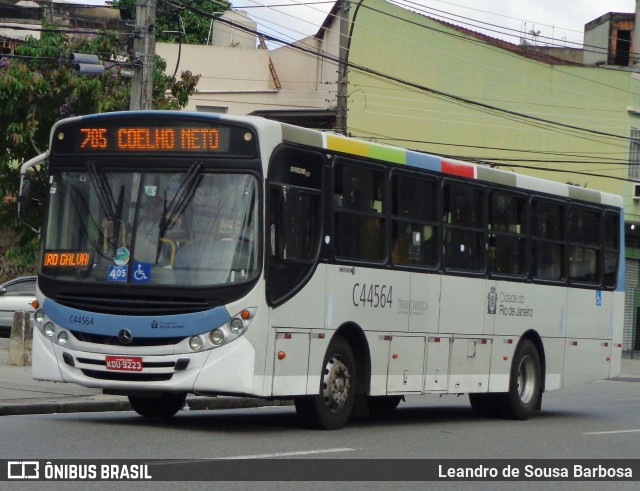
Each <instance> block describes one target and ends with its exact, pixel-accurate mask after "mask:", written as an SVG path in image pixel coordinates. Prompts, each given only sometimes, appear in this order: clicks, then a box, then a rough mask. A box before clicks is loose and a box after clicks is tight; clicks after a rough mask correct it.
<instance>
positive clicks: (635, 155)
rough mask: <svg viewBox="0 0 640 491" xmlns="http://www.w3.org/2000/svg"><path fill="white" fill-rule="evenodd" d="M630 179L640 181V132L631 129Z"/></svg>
mask: <svg viewBox="0 0 640 491" xmlns="http://www.w3.org/2000/svg"><path fill="white" fill-rule="evenodd" d="M629 178H630V179H638V180H640V130H639V129H637V128H631V143H630V144H629Z"/></svg>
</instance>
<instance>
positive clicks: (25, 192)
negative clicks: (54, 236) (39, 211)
mask: <svg viewBox="0 0 640 491" xmlns="http://www.w3.org/2000/svg"><path fill="white" fill-rule="evenodd" d="M47 157H48V154H47V153H41V154H40V155H38V156H37V157H34V158H32V159H31V160H28V161H27V162H25V163H24V164H22V165H21V166H20V194H19V195H18V218H19V219H20V221H21V222H22V223H24V224H25V225H26V226H27V227H29V228H30V229H31V230H33V231H34V232H35V233H37V234H39V233H40V230H38V229H36V228H34V227H32V226H31V225H29V224H28V223H27V221H26V217H27V210H28V209H29V204H30V202H31V181H30V180H29V179H28V178H27V172H28V171H29V169H31V168H32V167H35V166H37V165H40V164H42V163H43V162H45V161H46V160H47Z"/></svg>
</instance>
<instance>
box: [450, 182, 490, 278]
mask: <svg viewBox="0 0 640 491" xmlns="http://www.w3.org/2000/svg"><path fill="white" fill-rule="evenodd" d="M483 196H484V193H483V190H482V188H479V187H475V186H469V185H464V184H454V183H446V184H445V185H444V186H443V214H444V215H443V222H444V237H443V253H444V265H445V269H450V270H460V271H474V272H480V271H484V269H485V228H484V227H485V226H484V206H483V201H484V200H483Z"/></svg>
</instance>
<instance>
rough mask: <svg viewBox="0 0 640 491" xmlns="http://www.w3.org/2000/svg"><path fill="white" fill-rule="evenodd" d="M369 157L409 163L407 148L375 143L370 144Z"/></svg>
mask: <svg viewBox="0 0 640 491" xmlns="http://www.w3.org/2000/svg"><path fill="white" fill-rule="evenodd" d="M369 157H371V158H372V159H378V160H384V161H386V162H393V163H394V164H406V163H407V151H406V150H405V149H403V148H398V147H389V146H386V145H376V144H375V143H371V144H369Z"/></svg>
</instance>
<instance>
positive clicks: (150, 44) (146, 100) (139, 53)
mask: <svg viewBox="0 0 640 491" xmlns="http://www.w3.org/2000/svg"><path fill="white" fill-rule="evenodd" d="M155 28H156V0H138V1H137V3H136V26H135V28H134V32H133V53H132V55H133V79H132V80H131V99H130V102H129V110H131V111H135V110H137V109H153V108H152V107H151V106H152V94H153V57H154V55H155V53H156V35H155Z"/></svg>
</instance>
